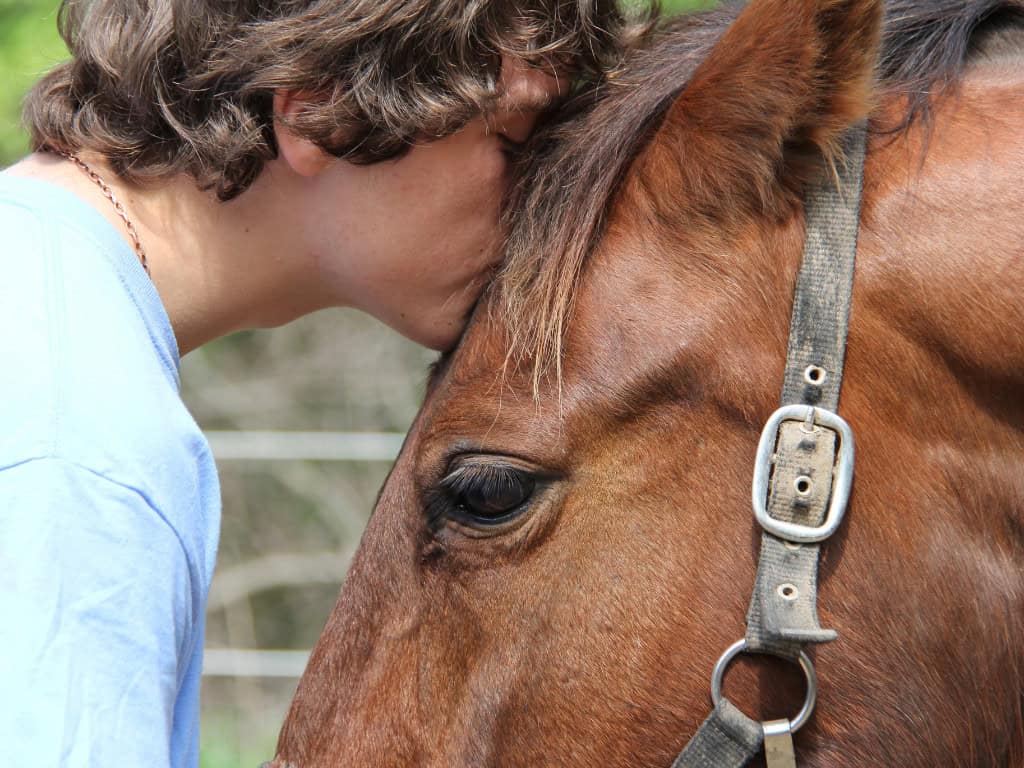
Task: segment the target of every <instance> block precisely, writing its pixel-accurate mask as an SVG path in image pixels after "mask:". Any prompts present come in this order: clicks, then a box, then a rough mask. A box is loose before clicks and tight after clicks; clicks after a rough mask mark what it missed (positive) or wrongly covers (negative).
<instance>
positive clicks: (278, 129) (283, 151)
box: [274, 90, 334, 176]
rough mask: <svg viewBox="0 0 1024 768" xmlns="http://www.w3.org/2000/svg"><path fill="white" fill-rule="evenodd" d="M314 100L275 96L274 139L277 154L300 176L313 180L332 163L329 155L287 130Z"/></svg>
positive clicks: (291, 93) (289, 93)
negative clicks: (313, 177)
mask: <svg viewBox="0 0 1024 768" xmlns="http://www.w3.org/2000/svg"><path fill="white" fill-rule="evenodd" d="M314 98H316V97H315V96H314V95H312V94H310V93H308V92H306V91H288V90H278V91H275V92H274V138H275V139H276V140H277V151H278V154H279V155H280V156H281V158H282V159H283V160H284V161H285V162H286V163H288V165H289V166H290V167H291V169H292V170H293V171H295V172H296V173H297V174H299V175H300V176H316V175H317V174H318V173H320V172H321V171H322V170H324V169H325V168H326V167H327V166H328V165H330V164H331V163H332V162H334V157H333V156H332V155H330V154H328V153H327V152H324V150H323V149H321V148H320V147H319V146H317V145H316V144H315V143H314V142H312V141H310V140H309V139H304V138H302V137H301V136H297V135H296V134H295V133H293V132H292V131H291V129H290V128H289V125H291V124H293V123H294V122H295V118H297V117H298V116H300V115H301V114H302V113H303V111H304V110H305V109H306V108H307V106H308V105H309V103H310V101H311V100H312V99H314Z"/></svg>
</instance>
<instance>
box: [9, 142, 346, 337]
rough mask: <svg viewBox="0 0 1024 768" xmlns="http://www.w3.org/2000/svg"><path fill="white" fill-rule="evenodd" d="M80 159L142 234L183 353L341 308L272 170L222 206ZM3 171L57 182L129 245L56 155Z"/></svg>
mask: <svg viewBox="0 0 1024 768" xmlns="http://www.w3.org/2000/svg"><path fill="white" fill-rule="evenodd" d="M83 159H84V160H85V161H86V162H87V163H88V164H89V165H90V167H92V168H93V169H94V170H95V171H96V172H97V173H98V174H99V175H100V177H101V178H102V179H103V180H104V181H105V182H106V183H107V184H108V185H109V186H110V187H111V188H112V190H113V191H114V194H115V195H116V196H117V197H118V199H120V200H121V202H122V203H123V205H124V207H125V210H126V211H127V214H128V217H129V219H130V220H131V221H132V223H133V224H134V225H135V228H136V229H137V230H138V235H139V239H140V241H141V243H142V247H143V248H144V250H145V253H146V257H147V261H148V263H149V269H150V275H151V276H152V279H153V283H154V285H155V286H156V288H157V291H158V293H159V294H160V298H161V300H162V302H163V304H164V307H165V309H166V310H167V314H168V317H169V318H170V321H171V326H172V328H173V329H174V334H175V337H176V339H177V342H178V348H179V351H180V353H181V354H182V355H184V354H186V353H188V352H190V351H192V350H193V349H195V348H197V347H199V346H201V345H202V344H205V343H206V342H208V341H211V340H213V339H215V338H218V337H220V336H224V335H226V334H228V333H232V332H233V331H237V330H241V329H245V328H255V327H269V326H275V325H281V324H283V323H286V322H288V321H290V320H293V319H295V318H296V317H299V316H301V315H303V314H306V313H308V312H311V311H313V310H315V309H320V308H322V307H326V306H331V305H334V304H338V303H343V302H342V300H341V299H340V297H338V296H334V295H332V293H331V291H330V290H329V289H328V287H327V286H328V283H326V282H325V281H324V280H322V279H320V277H319V276H318V275H317V274H316V272H317V270H316V264H315V260H314V259H312V258H310V259H308V260H307V259H306V258H305V257H304V256H303V254H304V253H305V251H306V249H305V247H304V245H305V244H304V243H303V242H302V241H301V235H302V233H301V231H296V230H299V229H300V228H299V227H297V226H290V225H291V223H292V222H291V218H290V216H289V210H290V209H289V206H288V200H287V184H282V183H281V180H276V183H274V180H271V179H270V178H269V177H270V176H272V175H274V174H275V173H278V172H279V169H277V168H275V167H273V166H272V165H271V166H268V168H267V169H266V170H265V171H264V173H263V174H261V176H260V177H259V178H258V179H257V181H256V183H254V184H253V186H252V187H250V188H249V189H248V190H246V192H245V193H243V194H242V195H240V196H239V197H238V198H237V199H235V200H231V201H228V202H225V203H222V202H220V201H218V200H217V199H216V197H215V196H214V195H213V193H211V192H204V191H202V190H200V189H198V188H197V187H196V185H195V182H194V181H192V179H190V178H188V177H185V176H177V177H173V178H171V179H168V180H162V181H159V182H154V183H152V184H148V185H129V184H126V183H125V182H124V181H122V180H120V179H119V178H118V177H117V176H116V174H114V173H113V171H111V170H110V169H109V168H108V167H107V166H106V165H105V164H104V163H102V162H101V161H100V160H99V159H97V158H95V157H94V156H92V155H84V156H83ZM7 172H9V173H14V174H17V175H21V176H28V177H32V178H36V179H39V180H41V181H46V182H49V183H52V184H55V185H57V186H60V187H62V188H64V189H66V190H68V191H70V192H72V193H74V194H76V195H78V196H79V197H81V198H82V199H84V200H85V201H86V202H87V203H88V204H90V205H91V206H92V207H94V208H95V209H96V210H97V211H98V212H99V213H100V214H101V215H102V216H104V217H105V218H106V219H107V220H108V221H110V223H111V224H112V225H113V226H114V227H115V228H116V229H117V230H118V231H119V232H121V233H122V235H123V236H124V238H125V241H126V242H127V243H129V245H132V242H131V238H130V237H129V235H128V232H127V230H126V228H125V225H124V222H123V221H122V220H121V218H120V217H119V216H118V214H117V212H116V211H115V209H114V206H113V205H112V204H111V203H110V201H109V200H107V199H106V198H105V197H104V195H103V193H102V191H101V190H100V189H99V187H98V186H97V185H96V184H95V183H94V182H93V181H92V180H91V179H90V178H89V177H88V176H86V174H84V173H83V172H82V171H81V170H80V169H79V168H77V167H76V166H75V165H74V164H72V163H71V162H68V161H67V160H65V159H64V158H61V157H60V156H58V155H50V154H35V155H31V156H29V157H27V158H25V159H24V160H22V161H21V162H20V163H18V164H17V165H15V166H13V167H12V168H10V169H9V170H8V171H7Z"/></svg>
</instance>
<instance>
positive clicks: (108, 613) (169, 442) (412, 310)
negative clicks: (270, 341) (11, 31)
mask: <svg viewBox="0 0 1024 768" xmlns="http://www.w3.org/2000/svg"><path fill="white" fill-rule="evenodd" d="M61 23H62V32H63V34H64V37H65V40H66V41H67V42H68V45H69V48H70V49H71V54H72V58H71V60H70V61H69V62H68V63H66V64H63V65H61V66H59V67H58V68H57V69H55V70H54V71H53V72H51V73H50V74H49V75H47V76H46V77H45V78H44V79H43V80H42V81H41V82H40V83H39V84H38V85H37V87H36V88H35V90H34V91H33V93H31V94H30V95H29V97H28V100H27V102H26V110H25V114H26V121H27V124H28V126H29V128H30V130H31V132H32V141H33V146H34V149H35V150H36V151H35V153H34V154H32V155H31V156H30V157H28V158H26V159H25V160H23V161H22V162H20V163H18V164H17V165H15V166H13V167H12V168H10V169H8V170H7V171H5V172H3V173H2V174H0V226H2V228H3V232H4V241H5V242H4V247H3V249H2V251H0V269H2V272H3V280H2V281H0V360H2V365H3V368H2V371H3V375H2V376H0V424H2V425H3V429H2V430H0V615H2V616H3V619H4V620H3V622H2V624H0V681H2V690H3V701H2V703H0V763H3V764H4V765H24V766H29V765H31V766H55V765H62V766H86V765H89V766H125V767H127V766H146V767H147V768H158V767H159V766H168V765H170V766H195V765H197V763H198V690H199V674H200V667H201V653H202V645H203V622H204V608H205V602H206V594H207V590H208V588H209V583H210V577H211V573H212V570H213V564H214V557H215V552H216V548H217V536H218V526H219V513H220V507H219V489H218V484H217V477H216V472H215V468H214V464H213V461H212V459H211V456H210V452H209V449H208V447H207V445H206V442H205V440H204V439H203V436H202V434H201V432H200V431H199V430H198V428H197V427H196V425H195V423H194V422H193V421H192V419H191V417H190V416H189V414H188V413H187V411H186V410H185V409H184V407H183V405H182V403H181V401H180V399H179V397H178V360H179V355H182V354H185V353H187V352H188V351H190V350H192V349H195V348H196V347H198V346H200V345H201V344H203V343H205V342H207V341H209V340H211V339H214V338H217V337H219V336H222V335H224V334H227V333H230V332H232V331H235V330H238V329H242V328H252V327H260V326H272V325H278V324H281V323H284V322H287V321H289V320H291V319H293V318H296V317H299V316H300V315H303V314H305V313H308V312H311V311H313V310H315V309H318V308H321V307H327V306H341V305H344V306H351V307H358V308H360V309H363V310H365V311H367V312H370V313H372V314H374V315H376V316H377V317H379V318H380V319H381V320H383V321H384V322H386V323H388V324H390V325H392V326H393V327H394V328H395V329H397V330H398V331H399V332H401V333H403V334H405V335H407V336H409V337H410V338H413V339H415V340H417V341H419V342H421V343H423V344H426V345H428V346H431V347H434V348H436V349H444V348H447V347H449V346H450V345H452V344H453V343H454V342H455V341H456V339H457V338H458V336H459V334H460V332H461V329H462V326H463V324H464V322H465V320H466V317H467V313H468V312H469V310H470V308H471V307H472V306H473V304H474V302H475V300H476V297H477V295H478V293H479V291H480V290H481V288H482V286H483V284H484V282H485V280H486V278H487V275H488V273H489V272H490V270H491V269H492V268H493V267H494V265H495V264H496V261H497V259H498V255H499V252H500V240H501V237H500V232H499V231H498V227H497V215H498V207H499V203H500V201H501V197H502V194H503V191H504V187H505V176H506V172H507V162H508V155H509V153H511V152H514V151H515V150H516V149H518V147H519V145H520V144H521V143H522V142H524V141H525V140H526V138H527V137H528V135H529V133H530V131H531V129H532V126H533V124H534V121H535V119H536V117H537V115H538V113H539V112H540V111H541V110H543V109H545V108H547V107H548V106H549V105H551V104H553V103H554V102H555V101H556V100H557V99H558V98H559V97H560V96H562V95H563V94H564V93H565V92H566V89H567V87H568V81H569V79H570V78H572V77H575V76H579V75H583V76H593V75H597V74H599V73H600V72H601V71H602V69H603V68H604V67H606V66H607V65H608V64H609V63H613V62H614V58H615V56H616V55H617V51H618V50H619V47H620V44H621V42H622V40H624V39H625V34H626V32H627V25H626V24H625V23H624V21H623V20H622V18H621V17H620V16H619V14H618V12H617V11H616V10H615V7H614V3H613V2H612V1H611V0H601V1H598V2H594V0H579V2H578V3H577V2H571V1H570V2H566V0H519V2H515V3H512V2H500V1H498V0H479V1H478V2H457V1H456V0H388V1H387V2H385V1H384V0H322V1H317V0H287V1H285V0H239V2H232V3H224V2H219V1H217V0H153V1H152V2H146V3H138V2H133V1H132V0H75V1H74V2H67V1H66V2H65V5H64V6H63V7H62V16H61Z"/></svg>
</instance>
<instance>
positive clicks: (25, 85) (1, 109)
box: [0, 0, 67, 166]
mask: <svg viewBox="0 0 1024 768" xmlns="http://www.w3.org/2000/svg"><path fill="white" fill-rule="evenodd" d="M66 57H67V49H66V48H65V47H64V41H63V40H61V39H60V36H59V35H58V34H57V4H56V3H54V2H53V0H0V73H3V76H2V77H0V166H5V165H9V164H10V163H12V162H13V161H15V160H17V159H18V158H19V157H21V156H22V155H24V154H25V151H26V149H27V147H28V140H27V138H26V137H25V134H24V132H23V131H22V130H21V100H22V98H23V96H24V95H25V92H26V91H28V89H29V88H30V87H31V86H32V83H34V82H35V81H36V79H37V78H38V77H39V76H40V75H42V74H43V73H44V72H46V70H48V69H49V68H50V67H52V66H53V65H54V64H56V63H57V62H59V61H61V60H63V59H65V58H66Z"/></svg>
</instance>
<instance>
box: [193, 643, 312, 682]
mask: <svg viewBox="0 0 1024 768" xmlns="http://www.w3.org/2000/svg"><path fill="white" fill-rule="evenodd" d="M308 661H309V651H263V650H249V649H243V648H207V649H205V650H204V651H203V676H204V677H302V672H303V670H305V669H306V662H308Z"/></svg>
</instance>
